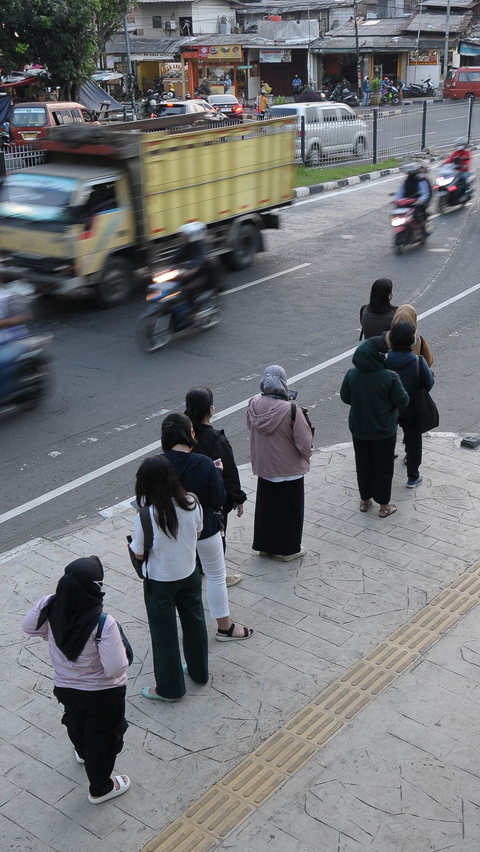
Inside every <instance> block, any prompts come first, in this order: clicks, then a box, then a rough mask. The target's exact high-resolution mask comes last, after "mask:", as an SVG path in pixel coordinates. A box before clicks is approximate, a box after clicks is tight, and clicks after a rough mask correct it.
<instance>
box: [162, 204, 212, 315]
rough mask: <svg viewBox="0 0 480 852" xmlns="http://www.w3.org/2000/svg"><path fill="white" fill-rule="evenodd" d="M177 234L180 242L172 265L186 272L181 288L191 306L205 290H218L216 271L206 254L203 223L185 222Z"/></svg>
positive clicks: (205, 234)
mask: <svg viewBox="0 0 480 852" xmlns="http://www.w3.org/2000/svg"><path fill="white" fill-rule="evenodd" d="M178 233H179V235H180V242H179V244H178V247H177V250H176V252H175V255H174V257H173V263H175V264H178V265H179V266H181V267H182V269H185V270H187V274H186V275H185V277H184V279H183V281H184V284H183V286H184V288H185V292H186V295H187V297H188V300H189V302H190V303H191V304H192V303H193V299H194V298H196V297H197V296H199V295H200V293H203V292H204V291H205V290H212V289H215V290H218V289H219V287H220V282H219V278H218V271H217V267H216V266H215V265H214V264H213V263H211V261H210V260H209V257H208V254H207V245H206V243H207V226H206V225H205V224H204V223H203V222H198V221H195V222H186V223H185V225H182V226H181V228H179V231H178Z"/></svg>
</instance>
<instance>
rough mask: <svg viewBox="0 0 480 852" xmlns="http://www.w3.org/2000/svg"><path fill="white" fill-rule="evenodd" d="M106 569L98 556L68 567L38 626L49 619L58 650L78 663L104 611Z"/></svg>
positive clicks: (74, 562)
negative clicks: (101, 586) (104, 569)
mask: <svg viewBox="0 0 480 852" xmlns="http://www.w3.org/2000/svg"><path fill="white" fill-rule="evenodd" d="M102 581H103V566H102V563H101V562H100V559H99V558H98V556H89V557H85V558H83V559H75V560H74V561H73V562H70V563H69V564H68V565H67V567H66V568H65V573H64V575H63V577H61V578H60V580H59V581H58V584H57V590H56V593H55V594H54V595H52V597H51V598H49V599H48V601H47V603H46V604H45V606H44V607H43V609H42V611H41V613H40V616H39V619H38V623H37V630H38V628H39V627H41V626H42V624H44V622H45V621H47V620H48V622H49V624H50V629H51V631H52V633H53V638H54V639H55V644H56V646H57V648H59V650H60V651H61V652H62V654H65V656H66V658H67V660H70V661H71V662H73V663H74V662H75V660H76V659H77V658H78V657H79V656H80V654H81V653H82V651H83V649H84V648H85V645H86V642H87V639H88V638H89V636H90V635H91V633H92V631H93V630H94V629H95V627H96V626H97V624H98V619H99V618H100V613H101V612H102V609H103V604H102V600H103V592H102V591H101V588H100V586H99V585H98V584H99V583H101V582H102Z"/></svg>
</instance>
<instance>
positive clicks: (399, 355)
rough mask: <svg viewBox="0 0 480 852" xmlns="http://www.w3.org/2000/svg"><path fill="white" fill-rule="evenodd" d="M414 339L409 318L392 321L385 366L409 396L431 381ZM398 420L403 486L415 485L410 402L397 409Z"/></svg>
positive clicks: (417, 441)
mask: <svg viewBox="0 0 480 852" xmlns="http://www.w3.org/2000/svg"><path fill="white" fill-rule="evenodd" d="M417 343H418V341H417V334H416V329H415V326H414V324H413V323H412V322H397V323H395V325H392V328H391V330H390V333H389V345H390V349H391V351H390V352H389V353H388V354H387V358H386V361H387V367H388V368H389V369H390V370H395V372H396V373H398V375H399V376H400V381H401V383H402V385H403V387H404V388H405V390H406V392H407V393H408V396H409V397H410V400H412V399H413V397H414V395H415V393H416V391H417V390H418V389H419V388H420V387H422V388H425V389H426V390H427V391H429V390H431V389H432V388H433V385H434V382H435V379H434V376H433V373H432V371H431V370H430V367H429V365H428V363H427V361H426V358H423V357H422V356H421V355H420V356H419V355H416V354H415V348H416V346H417ZM398 424H399V426H401V427H402V429H403V434H404V436H405V437H404V441H405V452H406V454H407V477H408V478H407V488H415V487H416V486H417V485H420V483H421V482H423V478H422V477H421V476H420V465H421V463H422V433H421V432H420V431H419V430H418V429H417V428H416V424H415V411H414V408H413V405H412V403H411V402H410V403H409V404H408V405H407V407H406V408H404V409H403V411H402V412H401V414H400V417H399V420H398Z"/></svg>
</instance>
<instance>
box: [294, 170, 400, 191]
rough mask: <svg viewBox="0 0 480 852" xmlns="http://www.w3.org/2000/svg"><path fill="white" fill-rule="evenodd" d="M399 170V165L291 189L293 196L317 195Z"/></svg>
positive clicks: (396, 172)
mask: <svg viewBox="0 0 480 852" xmlns="http://www.w3.org/2000/svg"><path fill="white" fill-rule="evenodd" d="M400 171H401V168H400V166H395V168H393V169H378V171H375V172H366V173H365V174H363V175H352V176H351V177H348V178H340V179H339V180H330V181H326V182H325V183H313V184H311V186H298V187H295V189H294V190H293V191H294V193H295V198H305V197H306V196H307V195H318V194H319V193H322V192H332V191H333V190H334V189H344V187H346V186H355V185H356V184H358V183H365V182H366V181H368V180H377V179H378V178H381V177H387V175H396V174H398V173H399V172H400Z"/></svg>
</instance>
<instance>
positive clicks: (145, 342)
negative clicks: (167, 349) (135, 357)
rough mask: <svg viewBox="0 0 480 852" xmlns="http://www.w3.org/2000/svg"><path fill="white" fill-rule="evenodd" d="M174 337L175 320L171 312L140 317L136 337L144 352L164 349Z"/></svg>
mask: <svg viewBox="0 0 480 852" xmlns="http://www.w3.org/2000/svg"><path fill="white" fill-rule="evenodd" d="M172 337H173V320H172V317H171V315H170V314H166V315H165V314H164V315H162V316H155V315H153V314H149V315H147V316H143V317H140V318H139V319H138V321H137V325H136V328H135V338H136V341H137V344H138V346H139V347H140V349H142V350H143V352H156V351H157V349H163V347H164V346H166V345H167V343H169V342H170V340H171V339H172Z"/></svg>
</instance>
